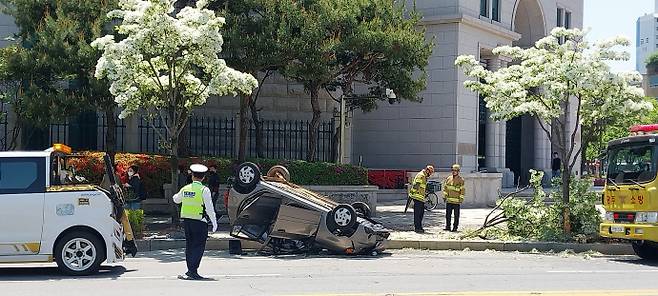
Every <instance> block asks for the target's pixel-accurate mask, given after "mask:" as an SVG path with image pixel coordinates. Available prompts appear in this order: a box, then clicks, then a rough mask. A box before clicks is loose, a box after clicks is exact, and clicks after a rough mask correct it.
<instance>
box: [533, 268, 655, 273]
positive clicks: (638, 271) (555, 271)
mask: <svg viewBox="0 0 658 296" xmlns="http://www.w3.org/2000/svg"><path fill="white" fill-rule="evenodd" d="M546 272H548V273H640V272H658V269H632V270H547V271H546Z"/></svg>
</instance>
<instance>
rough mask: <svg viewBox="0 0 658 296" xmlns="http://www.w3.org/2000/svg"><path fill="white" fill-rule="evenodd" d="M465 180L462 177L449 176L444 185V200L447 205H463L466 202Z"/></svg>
mask: <svg viewBox="0 0 658 296" xmlns="http://www.w3.org/2000/svg"><path fill="white" fill-rule="evenodd" d="M465 192H466V190H465V188H464V179H463V178H462V177H461V176H449V177H448V178H446V180H445V182H444V184H443V198H444V199H445V200H446V202H447V203H451V204H461V203H462V202H463V201H464V193H465Z"/></svg>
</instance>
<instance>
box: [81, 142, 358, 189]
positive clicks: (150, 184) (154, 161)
mask: <svg viewBox="0 0 658 296" xmlns="http://www.w3.org/2000/svg"><path fill="white" fill-rule="evenodd" d="M80 154H81V155H83V157H80V158H76V159H73V160H72V161H71V164H72V165H73V166H74V167H75V169H76V171H77V172H78V174H80V175H81V176H83V177H85V178H87V179H88V180H90V181H91V182H92V183H95V184H99V183H100V182H101V180H102V178H103V174H104V173H105V168H104V162H103V155H104V153H103V152H81V153H80ZM115 161H116V162H117V168H116V170H117V173H118V174H119V177H120V178H121V182H122V183H126V182H127V181H128V180H127V178H128V177H127V175H126V171H127V169H128V167H129V166H131V165H137V166H139V175H140V176H141V178H142V182H143V183H144V186H145V187H146V193H147V197H148V198H163V194H164V192H163V190H162V185H164V184H166V183H169V180H170V178H171V173H170V164H169V158H168V157H165V156H161V155H147V154H134V153H117V154H116V156H115ZM248 161H251V162H254V163H256V164H257V165H258V166H259V167H260V169H261V171H262V173H263V174H265V173H266V172H267V170H269V169H270V168H271V167H272V166H274V165H283V166H285V167H286V168H288V170H289V171H290V176H291V179H292V180H291V181H292V182H293V183H296V184H300V185H368V170H367V169H365V168H363V167H358V166H353V165H349V164H341V165H338V164H334V163H322V162H306V161H301V160H273V159H250V160H248ZM191 163H204V164H206V165H208V166H209V165H212V164H214V165H216V166H217V173H218V174H219V178H220V182H221V183H226V181H227V179H228V178H229V177H230V176H233V174H234V172H235V170H236V169H237V167H238V166H239V165H240V164H239V163H238V162H237V160H234V159H225V158H187V159H180V161H179V168H181V169H183V170H184V171H186V170H187V167H188V166H189V165H190V164H191Z"/></svg>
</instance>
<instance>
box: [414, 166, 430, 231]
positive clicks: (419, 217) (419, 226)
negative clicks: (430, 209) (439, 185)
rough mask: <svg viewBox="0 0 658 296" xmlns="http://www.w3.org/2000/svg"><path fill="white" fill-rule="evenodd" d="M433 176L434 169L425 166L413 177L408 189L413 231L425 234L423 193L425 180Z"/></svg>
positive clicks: (425, 184)
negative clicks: (412, 214) (412, 206)
mask: <svg viewBox="0 0 658 296" xmlns="http://www.w3.org/2000/svg"><path fill="white" fill-rule="evenodd" d="M432 174H434V167H433V166H432V165H427V166H426V167H425V168H424V169H423V170H422V171H420V172H419V173H418V174H416V176H415V177H414V180H413V182H412V183H411V189H409V198H410V199H412V200H413V201H414V231H415V232H416V233H425V229H423V217H424V216H425V192H426V190H427V178H429V177H430V176H431V175H432Z"/></svg>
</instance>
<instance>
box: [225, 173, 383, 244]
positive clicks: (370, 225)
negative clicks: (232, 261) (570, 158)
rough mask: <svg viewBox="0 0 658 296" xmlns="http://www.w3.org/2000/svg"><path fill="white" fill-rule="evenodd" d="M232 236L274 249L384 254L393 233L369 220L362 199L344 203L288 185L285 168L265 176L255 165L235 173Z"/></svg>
mask: <svg viewBox="0 0 658 296" xmlns="http://www.w3.org/2000/svg"><path fill="white" fill-rule="evenodd" d="M225 203H226V208H227V211H228V216H229V221H230V223H231V236H233V237H236V238H240V239H246V240H251V241H257V242H259V243H262V244H263V246H264V248H270V249H271V250H272V251H274V252H276V253H279V252H286V251H295V250H297V251H304V250H305V251H311V250H317V249H326V250H327V251H329V252H332V253H338V254H366V253H372V252H380V251H382V250H383V249H384V247H385V246H384V242H385V240H386V239H387V238H388V236H389V232H388V230H387V229H385V228H384V227H383V226H382V225H381V224H379V223H377V222H375V221H374V220H372V219H371V218H370V209H369V208H368V206H367V205H366V204H364V203H361V202H357V203H353V204H340V203H337V202H335V201H332V200H331V199H329V198H327V197H326V196H323V195H321V194H318V193H315V192H312V191H310V190H306V189H304V188H302V187H300V186H297V185H295V184H292V183H290V174H289V172H288V170H287V169H286V168H285V167H282V166H274V167H272V168H271V169H270V170H269V171H268V173H267V174H266V175H265V176H262V175H261V172H260V169H259V168H258V166H257V165H255V164H253V163H249V162H247V163H243V164H242V165H240V166H239V168H238V170H237V171H236V176H235V177H234V178H233V180H232V186H231V188H230V189H229V191H228V192H227V196H225Z"/></svg>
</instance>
